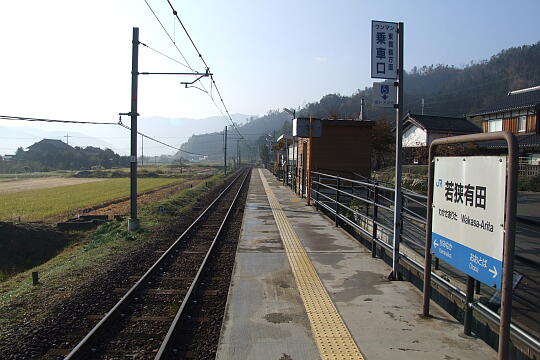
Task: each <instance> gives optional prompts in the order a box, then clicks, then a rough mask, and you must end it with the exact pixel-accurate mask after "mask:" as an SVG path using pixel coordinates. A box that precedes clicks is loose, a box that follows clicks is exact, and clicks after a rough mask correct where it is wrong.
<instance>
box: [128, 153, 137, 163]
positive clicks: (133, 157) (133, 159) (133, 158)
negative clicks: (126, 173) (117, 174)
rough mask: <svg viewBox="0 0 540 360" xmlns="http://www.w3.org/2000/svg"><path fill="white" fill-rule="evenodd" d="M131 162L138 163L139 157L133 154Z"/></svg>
mask: <svg viewBox="0 0 540 360" xmlns="http://www.w3.org/2000/svg"><path fill="white" fill-rule="evenodd" d="M129 162H132V163H136V162H137V157H136V156H133V155H132V156H130V158H129Z"/></svg>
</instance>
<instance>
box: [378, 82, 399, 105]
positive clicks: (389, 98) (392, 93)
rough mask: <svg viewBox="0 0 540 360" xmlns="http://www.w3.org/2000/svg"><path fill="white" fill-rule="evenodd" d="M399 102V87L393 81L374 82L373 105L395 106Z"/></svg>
mask: <svg viewBox="0 0 540 360" xmlns="http://www.w3.org/2000/svg"><path fill="white" fill-rule="evenodd" d="M395 104H397V87H395V86H394V83H393V82H382V83H373V106H376V107H386V108H393V107H394V105H395Z"/></svg>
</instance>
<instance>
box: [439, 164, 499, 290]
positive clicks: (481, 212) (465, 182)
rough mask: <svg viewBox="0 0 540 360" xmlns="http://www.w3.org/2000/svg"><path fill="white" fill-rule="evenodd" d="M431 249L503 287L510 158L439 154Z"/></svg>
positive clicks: (491, 284)
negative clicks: (505, 215) (507, 163)
mask: <svg viewBox="0 0 540 360" xmlns="http://www.w3.org/2000/svg"><path fill="white" fill-rule="evenodd" d="M434 161H435V171H434V175H433V183H434V184H433V208H432V211H433V217H432V219H433V221H432V224H433V226H432V237H431V252H432V253H433V254H434V255H435V256H437V257H438V258H440V259H441V260H444V261H445V262H447V263H449V264H450V265H452V266H454V267H455V268H457V269H459V270H461V271H463V272H464V273H466V274H468V275H470V276H472V277H473V278H475V279H477V280H479V281H481V282H483V283H484V284H486V285H488V286H493V287H496V288H500V286H501V278H502V255H503V244H504V210H505V207H504V205H505V199H506V195H505V194H506V157H505V156H465V157H436V158H435V159H434Z"/></svg>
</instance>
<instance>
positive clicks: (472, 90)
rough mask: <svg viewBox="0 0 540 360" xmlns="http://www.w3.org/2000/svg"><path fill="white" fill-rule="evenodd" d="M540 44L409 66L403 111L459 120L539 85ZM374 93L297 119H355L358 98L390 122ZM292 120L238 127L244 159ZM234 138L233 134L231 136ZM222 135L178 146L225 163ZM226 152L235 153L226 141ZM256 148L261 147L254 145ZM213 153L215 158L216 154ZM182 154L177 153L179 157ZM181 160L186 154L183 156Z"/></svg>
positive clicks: (326, 104)
mask: <svg viewBox="0 0 540 360" xmlns="http://www.w3.org/2000/svg"><path fill="white" fill-rule="evenodd" d="M539 64H540V42H538V43H536V44H534V45H524V46H520V47H514V48H510V49H506V50H503V51H501V52H500V53H498V54H496V55H494V56H492V57H491V59H489V60H484V61H481V62H478V63H471V64H469V65H467V66H465V67H463V68H458V67H454V66H448V65H441V64H439V65H431V66H423V67H421V68H418V67H416V66H415V67H413V68H412V69H411V71H409V72H406V73H405V79H404V82H405V84H404V85H405V87H404V89H405V93H404V103H405V111H406V112H407V111H410V112H416V113H419V112H420V111H421V102H422V99H424V112H425V113H426V114H432V115H446V116H462V115H464V114H468V113H472V112H475V111H477V110H479V109H480V108H483V107H485V106H490V105H493V104H495V103H496V102H497V101H498V99H500V98H501V97H504V96H505V95H506V94H507V93H508V91H511V90H516V89H522V88H526V87H530V86H535V85H540V67H539ZM371 93H372V88H371V87H366V88H365V89H364V90H360V89H358V90H357V91H356V92H355V93H354V94H353V95H351V96H343V95H340V94H328V95H325V96H324V97H322V98H321V100H319V101H317V102H314V103H310V104H307V105H306V106H304V107H303V108H302V109H299V111H297V114H298V116H314V117H324V118H357V117H358V115H359V113H360V103H361V99H362V98H364V99H365V103H366V113H367V118H369V119H372V120H393V119H394V116H395V113H394V112H393V110H384V109H380V108H373V107H372V106H371ZM290 119H291V116H290V115H288V114H286V113H284V112H281V111H278V110H275V111H270V112H269V113H268V114H267V115H265V116H261V117H259V118H250V119H249V121H248V122H247V123H246V124H244V125H241V126H238V128H239V130H240V132H241V133H242V134H244V135H245V137H246V139H247V140H248V141H249V143H250V145H249V146H248V144H246V143H244V144H243V145H241V150H242V153H243V154H248V155H250V156H251V157H252V158H258V156H257V155H256V150H255V149H258V145H259V144H260V143H261V142H262V141H264V140H263V139H262V138H261V136H264V135H265V134H268V133H270V134H273V132H274V131H276V135H278V136H279V135H280V134H281V133H282V130H283V129H284V123H285V122H288V123H290ZM229 136H230V137H235V133H234V131H230V132H229ZM222 139H223V135H222V134H219V133H213V134H205V135H197V136H193V137H191V138H190V139H189V141H188V142H187V143H185V144H183V145H182V148H183V149H185V150H190V151H194V152H200V153H205V154H212V156H211V158H213V159H214V160H221V159H222V158H223V144H222ZM229 143H230V147H229V150H228V152H229V153H231V151H233V152H234V153H235V151H236V142H232V141H230V142H229ZM258 143H259V144H258ZM214 154H215V155H214ZM180 155H181V154H177V156H180ZM184 156H185V155H184Z"/></svg>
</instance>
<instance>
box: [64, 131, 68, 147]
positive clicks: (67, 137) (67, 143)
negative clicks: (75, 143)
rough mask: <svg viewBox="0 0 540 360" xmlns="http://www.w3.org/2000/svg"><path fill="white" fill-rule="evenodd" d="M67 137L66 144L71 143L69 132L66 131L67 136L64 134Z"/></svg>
mask: <svg viewBox="0 0 540 360" xmlns="http://www.w3.org/2000/svg"><path fill="white" fill-rule="evenodd" d="M64 137H65V138H66V144H68V145H69V133H66V136H64Z"/></svg>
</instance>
